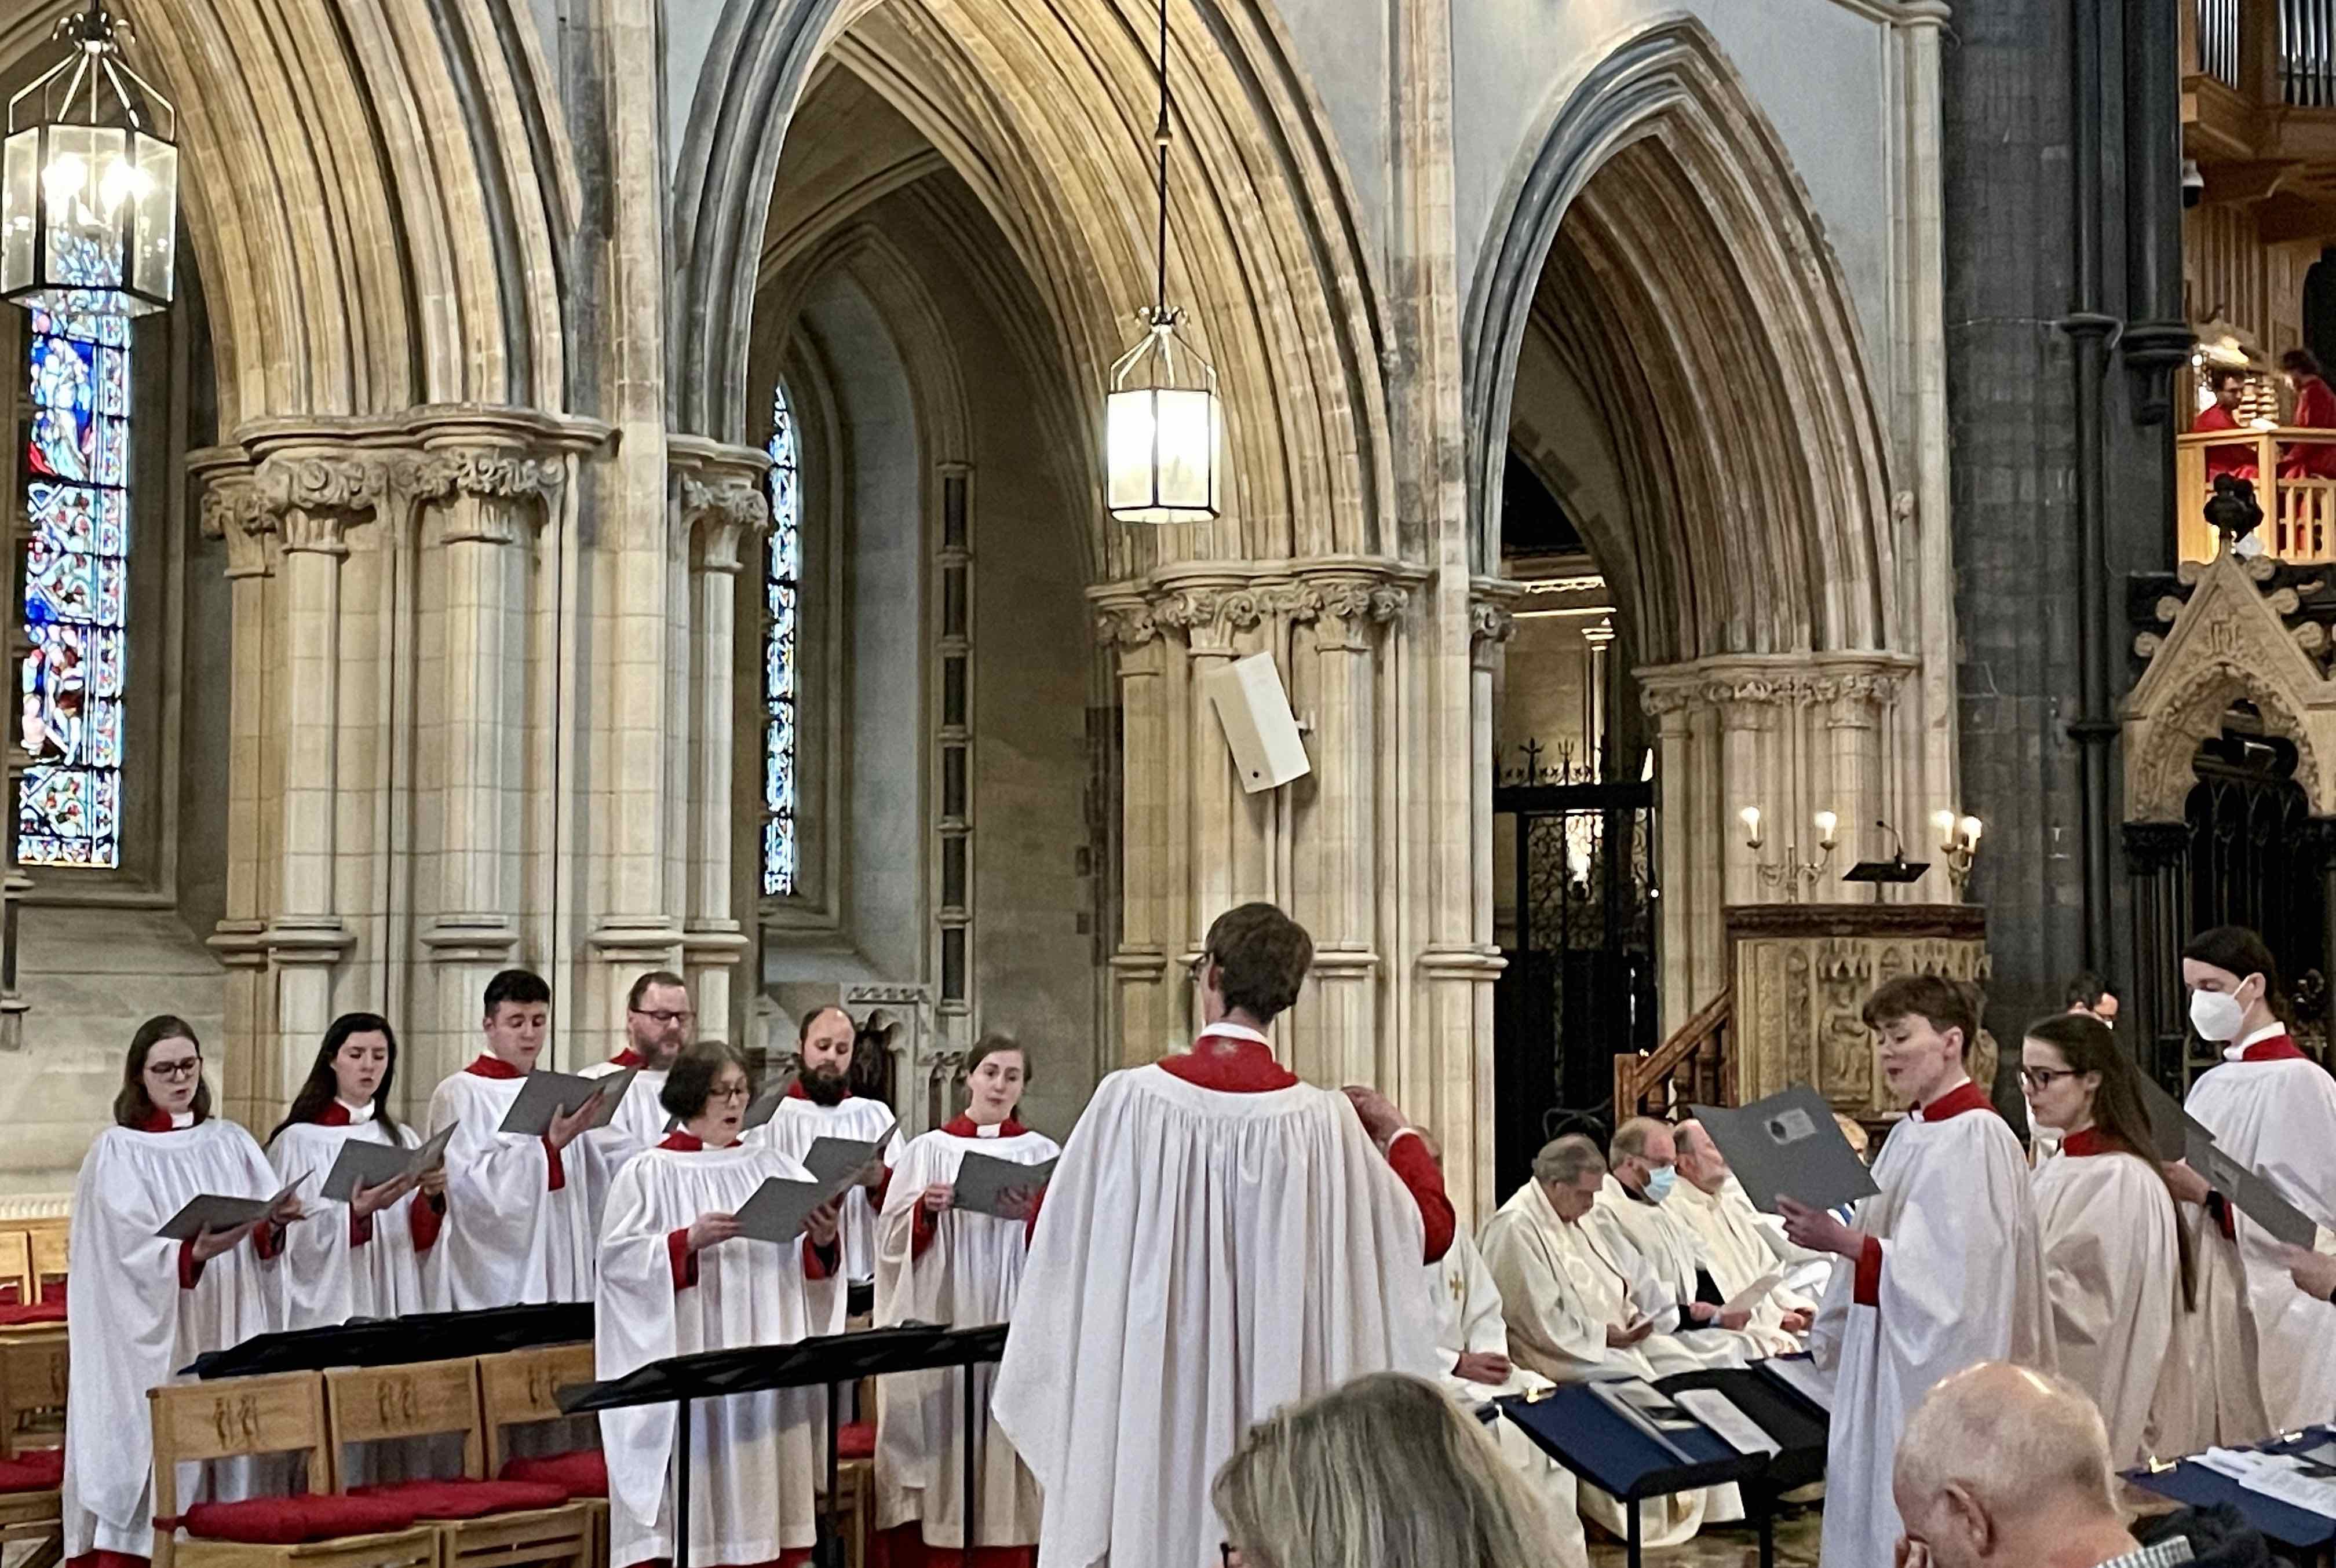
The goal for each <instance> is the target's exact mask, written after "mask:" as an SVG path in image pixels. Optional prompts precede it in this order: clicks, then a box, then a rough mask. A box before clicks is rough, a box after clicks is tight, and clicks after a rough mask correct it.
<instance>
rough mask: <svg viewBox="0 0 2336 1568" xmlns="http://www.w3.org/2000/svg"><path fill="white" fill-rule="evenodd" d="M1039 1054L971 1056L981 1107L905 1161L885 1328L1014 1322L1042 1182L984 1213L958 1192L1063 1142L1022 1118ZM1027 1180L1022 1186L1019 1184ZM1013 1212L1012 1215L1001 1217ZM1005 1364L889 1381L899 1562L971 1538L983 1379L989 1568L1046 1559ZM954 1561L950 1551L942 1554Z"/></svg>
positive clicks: (888, 1200)
mask: <svg viewBox="0 0 2336 1568" xmlns="http://www.w3.org/2000/svg"><path fill="white" fill-rule="evenodd" d="M1028 1074H1029V1066H1028V1058H1027V1057H1026V1056H1025V1055H1024V1054H1023V1051H1022V1047H1020V1046H1019V1045H1017V1044H1016V1043H1015V1041H1014V1040H1013V1039H1012V1038H1011V1037H1008V1036H1006V1035H997V1034H993V1035H986V1036H984V1037H982V1039H981V1040H980V1042H979V1043H978V1044H977V1045H976V1046H975V1047H973V1049H972V1051H971V1052H970V1053H969V1054H968V1056H967V1057H966V1075H965V1087H966V1096H967V1100H968V1104H967V1105H966V1108H965V1110H964V1111H963V1112H962V1113H961V1114H960V1115H959V1116H958V1117H957V1118H956V1119H955V1120H953V1121H950V1122H948V1123H946V1124H944V1125H941V1126H939V1127H936V1128H935V1129H933V1130H932V1131H931V1132H930V1133H927V1134H925V1135H923V1136H921V1137H920V1138H918V1139H917V1140H916V1141H915V1142H913V1143H911V1144H910V1145H909V1146H908V1148H907V1149H906V1150H905V1151H903V1152H902V1154H901V1155H900V1159H899V1160H898V1161H896V1162H895V1163H894V1164H893V1166H892V1181H891V1186H890V1187H889V1188H887V1189H886V1193H885V1198H884V1210H883V1213H882V1214H881V1217H879V1219H878V1220H877V1222H876V1321H877V1322H878V1323H879V1324H885V1325H889V1324H893V1323H902V1322H909V1321H912V1320H914V1321H921V1322H927V1323H954V1324H956V1325H957V1326H958V1327H959V1328H972V1327H974V1326H976V1325H978V1324H982V1323H1003V1322H1005V1321H1007V1320H1008V1319H1010V1318H1012V1317H1013V1315H1014V1298H1015V1296H1016V1295H1017V1293H1018V1292H1019V1290H1020V1289H1021V1285H1022V1264H1023V1261H1024V1259H1025V1258H1026V1257H1027V1255H1028V1253H1029V1249H1030V1231H1031V1228H1032V1227H1033V1226H1035V1225H1036V1224H1037V1215H1038V1198H1039V1195H1040V1193H1041V1190H1042V1189H1043V1186H1044V1177H1043V1176H1040V1177H1039V1178H1037V1180H1035V1181H1033V1182H1032V1183H1030V1184H1029V1185H1027V1187H1012V1186H1008V1187H1003V1188H1000V1189H999V1190H998V1198H999V1199H1000V1200H1001V1201H1000V1202H998V1203H987V1201H986V1200H985V1201H984V1202H985V1206H984V1207H983V1208H980V1209H973V1208H968V1207H965V1206H962V1205H961V1204H960V1203H959V1201H958V1193H957V1187H956V1183H957V1181H958V1179H959V1175H960V1174H962V1173H963V1171H964V1168H965V1164H966V1161H967V1160H968V1158H970V1157H972V1156H975V1155H980V1156H983V1157H985V1158H988V1159H991V1160H1002V1161H1005V1162H1006V1163H1007V1164H1014V1165H1042V1164H1046V1163H1047V1162H1048V1161H1051V1160H1053V1159H1054V1158H1055V1157H1056V1155H1058V1154H1061V1153H1062V1152H1063V1151H1062V1147H1061V1145H1060V1144H1056V1142H1055V1140H1054V1139H1052V1138H1049V1137H1047V1136H1046V1135H1044V1134H1042V1133H1034V1132H1032V1131H1030V1129H1029V1128H1027V1127H1026V1126H1024V1125H1022V1124H1021V1123H1019V1122H1017V1121H1016V1120H1015V1119H1014V1113H1015V1110H1016V1109H1017V1106H1019V1105H1020V1104H1021V1100H1022V1090H1023V1086H1025V1085H1026V1084H1027V1082H1028ZM1017 1179H1018V1178H1017ZM998 1210H1003V1211H1005V1212H1004V1213H998V1212H997V1211H998ZM996 1370H997V1369H996V1368H994V1367H977V1368H970V1369H968V1368H954V1369H951V1370H949V1371H940V1372H920V1373H916V1374H914V1375H911V1376H908V1377H895V1378H885V1379H883V1380H882V1381H881V1382H880V1383H879V1384H878V1385H877V1400H878V1410H879V1417H878V1427H877V1446H876V1523H877V1524H878V1526H879V1527H880V1528H881V1529H885V1530H891V1531H893V1532H895V1534H893V1535H892V1536H891V1538H890V1541H889V1543H888V1544H890V1545H891V1562H892V1563H894V1564H895V1565H896V1568H900V1565H904V1564H912V1563H921V1562H922V1561H924V1559H925V1558H926V1556H927V1555H928V1554H929V1553H931V1554H935V1555H936V1557H937V1560H938V1561H942V1562H951V1563H953V1562H955V1561H956V1558H955V1556H954V1555H953V1554H954V1553H957V1552H958V1551H959V1549H960V1547H961V1545H962V1544H963V1542H964V1540H965V1451H964V1447H963V1445H964V1442H965V1422H964V1417H963V1415H962V1414H961V1413H962V1412H963V1410H964V1409H965V1379H966V1378H968V1376H970V1377H972V1378H974V1379H975V1388H974V1398H975V1403H976V1406H977V1413H976V1417H975V1418H976V1420H977V1421H978V1423H979V1430H978V1433H977V1435H976V1437H975V1447H974V1453H975V1459H976V1469H975V1473H974V1485H975V1487H976V1492H975V1496H976V1498H977V1499H978V1504H979V1508H978V1524H977V1525H976V1529H977V1532H978V1536H979V1539H978V1540H977V1541H975V1543H974V1547H975V1551H976V1554H977V1556H978V1559H979V1561H980V1562H981V1563H983V1564H984V1568H1014V1565H1015V1564H1022V1563H1031V1562H1034V1561H1036V1560H1037V1542H1038V1483H1037V1480H1035V1479H1034V1478H1033V1477H1032V1476H1031V1475H1030V1472H1029V1470H1028V1469H1027V1467H1026V1466H1024V1465H1023V1463H1022V1461H1021V1458H1020V1456H1017V1454H1016V1453H1015V1452H1014V1446H1013V1445H1012V1444H1010V1443H1008V1442H1007V1440H1006V1435H1005V1434H1004V1433H1002V1432H1000V1431H998V1430H997V1429H996V1427H994V1426H993V1425H992V1424H991V1422H990V1419H989V1388H990V1382H991V1379H992V1378H993V1377H994V1375H995V1373H996ZM941 1553H949V1555H939V1554H941Z"/></svg>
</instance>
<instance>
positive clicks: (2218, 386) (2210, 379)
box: [2206, 365, 2247, 392]
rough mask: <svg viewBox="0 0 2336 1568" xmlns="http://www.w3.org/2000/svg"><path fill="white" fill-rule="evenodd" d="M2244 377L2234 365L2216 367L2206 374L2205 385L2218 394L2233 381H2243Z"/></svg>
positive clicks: (2242, 372)
mask: <svg viewBox="0 0 2336 1568" xmlns="http://www.w3.org/2000/svg"><path fill="white" fill-rule="evenodd" d="M2246 375H2247V373H2246V372H2245V371H2244V370H2241V369H2239V368H2238V367H2236V366H2235V365H2215V366H2214V367H2213V368H2212V369H2210V370H2208V371H2207V372H2206V385H2209V386H2211V387H2213V388H2214V390H2215V391H2217V392H2220V391H2222V390H2223V388H2224V387H2226V386H2228V385H2231V383H2233V382H2234V381H2244V380H2245V379H2246Z"/></svg>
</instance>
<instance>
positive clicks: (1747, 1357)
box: [1584, 1174, 1768, 1375]
mask: <svg viewBox="0 0 2336 1568" xmlns="http://www.w3.org/2000/svg"><path fill="white" fill-rule="evenodd" d="M1673 1191H1674V1193H1676V1191H1677V1189H1674V1190H1673ZM1669 1203H1670V1200H1668V1199H1667V1200H1665V1201H1664V1202H1663V1203H1648V1202H1647V1201H1645V1200H1644V1199H1640V1198H1634V1197H1632V1196H1631V1195H1630V1193H1629V1191H1628V1190H1626V1189H1625V1188H1624V1187H1623V1185H1622V1183H1620V1182H1618V1181H1616V1180H1615V1179H1614V1177H1613V1176H1612V1175H1611V1174H1609V1175H1608V1176H1607V1178H1606V1181H1605V1183H1604V1184H1603V1185H1602V1186H1601V1187H1600V1188H1599V1190H1598V1201H1597V1202H1596V1203H1594V1204H1593V1205H1591V1212H1590V1217H1589V1218H1588V1219H1587V1220H1586V1221H1584V1223H1586V1224H1591V1225H1593V1226H1597V1227H1601V1232H1600V1233H1601V1235H1606V1236H1611V1237H1612V1238H1614V1239H1615V1241H1616V1242H1617V1243H1618V1244H1621V1245H1627V1246H1628V1247H1629V1248H1630V1250H1631V1251H1633V1252H1635V1253H1636V1254H1637V1255H1638V1259H1639V1261H1640V1263H1641V1264H1643V1265H1644V1266H1645V1268H1646V1269H1647V1271H1649V1272H1650V1273H1651V1274H1653V1275H1654V1277H1655V1278H1656V1280H1657V1281H1660V1284H1661V1286H1662V1299H1663V1300H1664V1301H1665V1302H1666V1304H1667V1305H1669V1307H1671V1308H1672V1309H1673V1310H1674V1312H1675V1314H1676V1315H1675V1317H1674V1318H1673V1320H1672V1321H1671V1324H1670V1325H1669V1327H1670V1328H1671V1329H1672V1332H1673V1334H1674V1336H1675V1338H1676V1341H1677V1343H1678V1345H1679V1349H1680V1351H1681V1352H1683V1353H1684V1354H1686V1355H1688V1356H1689V1357H1692V1358H1693V1359H1695V1361H1696V1364H1697V1365H1698V1367H1705V1368H1736V1367H1743V1366H1745V1365H1746V1364H1747V1363H1748V1362H1752V1361H1756V1360H1758V1359H1760V1358H1761V1357H1763V1356H1765V1355H1767V1353H1768V1347H1767V1344H1766V1343H1765V1342H1764V1341H1763V1340H1762V1339H1760V1337H1759V1336H1758V1335H1757V1334H1755V1333H1753V1332H1752V1331H1751V1330H1750V1329H1722V1328H1719V1327H1718V1326H1716V1325H1714V1326H1709V1327H1703V1328H1698V1327H1696V1326H1695V1325H1694V1324H1693V1323H1692V1322H1690V1321H1689V1318H1688V1314H1687V1310H1686V1308H1687V1305H1688V1304H1689V1303H1690V1302H1692V1301H1694V1300H1696V1293H1697V1290H1698V1288H1699V1287H1700V1284H1701V1281H1699V1280H1698V1278H1697V1276H1698V1275H1699V1274H1713V1275H1714V1276H1715V1278H1714V1281H1713V1282H1714V1283H1715V1284H1717V1283H1718V1280H1717V1277H1716V1271H1715V1270H1714V1269H1713V1267H1712V1262H1711V1255H1710V1252H1709V1251H1708V1249H1706V1248H1705V1246H1704V1244H1703V1238H1702V1237H1700V1236H1698V1234H1696V1231H1695V1227H1694V1226H1692V1225H1690V1224H1689V1223H1688V1222H1687V1221H1686V1219H1685V1218H1684V1217H1682V1216H1681V1215H1680V1213H1679V1211H1678V1210H1676V1209H1673V1208H1671V1207H1670V1206H1669ZM1666 1375H1668V1373H1667V1374H1666Z"/></svg>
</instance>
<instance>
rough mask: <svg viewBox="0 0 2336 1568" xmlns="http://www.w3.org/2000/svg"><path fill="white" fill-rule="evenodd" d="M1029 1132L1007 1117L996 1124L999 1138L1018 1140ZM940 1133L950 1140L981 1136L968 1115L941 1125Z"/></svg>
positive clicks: (979, 1130)
mask: <svg viewBox="0 0 2336 1568" xmlns="http://www.w3.org/2000/svg"><path fill="white" fill-rule="evenodd" d="M1029 1130H1030V1129H1029V1128H1027V1127H1026V1126H1024V1125H1022V1124H1021V1123H1019V1122H1017V1121H1016V1120H1015V1119H1014V1118H1013V1117H1011V1116H1008V1117H1007V1118H1006V1119H1005V1120H1004V1121H1002V1122H1000V1123H998V1134H997V1135H998V1136H999V1137H1001V1138H1018V1137H1020V1136H1021V1135H1023V1134H1025V1133H1027V1132H1028V1131H1029ZM941 1131H942V1132H944V1133H947V1134H948V1135H949V1136H950V1137H952V1138H978V1137H979V1136H981V1129H980V1128H979V1127H978V1126H975V1125H974V1124H973V1118H972V1117H971V1116H968V1115H959V1116H956V1117H954V1118H952V1119H951V1120H949V1121H947V1122H944V1123H942V1124H941Z"/></svg>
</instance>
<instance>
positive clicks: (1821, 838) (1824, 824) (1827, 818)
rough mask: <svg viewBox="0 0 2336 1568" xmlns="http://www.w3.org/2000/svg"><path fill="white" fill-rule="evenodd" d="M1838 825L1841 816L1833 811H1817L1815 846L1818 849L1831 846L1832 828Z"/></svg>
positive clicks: (1827, 848)
mask: <svg viewBox="0 0 2336 1568" xmlns="http://www.w3.org/2000/svg"><path fill="white" fill-rule="evenodd" d="M1840 825H1841V818H1839V817H1837V816H1835V814H1834V813H1831V812H1819V813H1817V847H1818V848H1819V849H1826V850H1829V849H1831V848H1833V834H1834V830H1835V828H1837V827H1839V826H1840Z"/></svg>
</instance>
